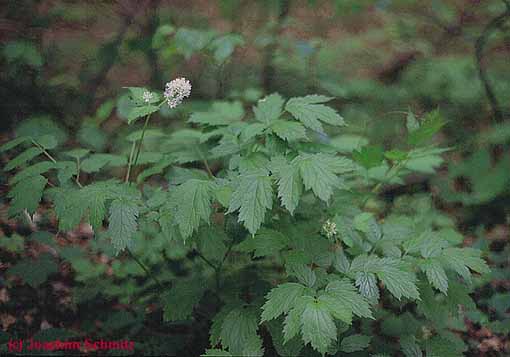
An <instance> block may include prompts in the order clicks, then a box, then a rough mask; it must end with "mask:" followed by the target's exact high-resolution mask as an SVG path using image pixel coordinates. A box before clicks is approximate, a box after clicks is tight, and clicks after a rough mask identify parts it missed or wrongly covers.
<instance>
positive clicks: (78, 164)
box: [76, 158, 82, 187]
mask: <svg viewBox="0 0 510 357" xmlns="http://www.w3.org/2000/svg"><path fill="white" fill-rule="evenodd" d="M80 166H81V164H80V159H79V158H77V159H76V184H77V185H78V186H79V187H82V185H81V183H80V170H81V167H80Z"/></svg>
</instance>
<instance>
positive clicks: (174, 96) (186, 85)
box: [164, 78, 191, 108]
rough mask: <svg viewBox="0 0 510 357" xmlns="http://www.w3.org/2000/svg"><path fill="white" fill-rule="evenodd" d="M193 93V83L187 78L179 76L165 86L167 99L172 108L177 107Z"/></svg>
mask: <svg viewBox="0 0 510 357" xmlns="http://www.w3.org/2000/svg"><path fill="white" fill-rule="evenodd" d="M190 94H191V83H190V82H189V81H188V80H187V79H186V78H177V79H174V80H173V81H171V82H169V83H167V84H166V86H165V93H164V96H165V99H166V101H167V103H168V106H169V107H170V108H175V107H176V106H178V105H179V104H181V103H182V100H183V99H184V98H186V97H189V95H190Z"/></svg>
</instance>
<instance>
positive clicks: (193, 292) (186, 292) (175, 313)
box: [163, 278, 207, 321]
mask: <svg viewBox="0 0 510 357" xmlns="http://www.w3.org/2000/svg"><path fill="white" fill-rule="evenodd" d="M206 288H207V286H206V285H205V284H204V281H203V280H202V279H199V278H191V279H183V280H177V282H175V283H174V284H173V285H172V288H171V289H170V291H168V292H167V293H166V294H165V295H164V296H163V304H164V305H163V310H164V313H163V318H164V320H165V321H179V320H186V319H188V318H189V317H190V316H191V314H192V312H193V308H194V307H195V305H197V304H198V303H199V302H200V300H201V299H202V296H203V295H204V293H205V290H206Z"/></svg>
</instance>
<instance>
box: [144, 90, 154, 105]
mask: <svg viewBox="0 0 510 357" xmlns="http://www.w3.org/2000/svg"><path fill="white" fill-rule="evenodd" d="M153 97H154V94H152V93H151V92H149V91H148V90H146V91H145V92H143V95H142V98H143V101H144V102H145V103H150V102H151V100H152V98H153Z"/></svg>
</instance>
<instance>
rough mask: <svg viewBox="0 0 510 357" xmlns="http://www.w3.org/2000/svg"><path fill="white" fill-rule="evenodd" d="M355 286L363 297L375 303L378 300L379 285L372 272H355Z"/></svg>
mask: <svg viewBox="0 0 510 357" xmlns="http://www.w3.org/2000/svg"><path fill="white" fill-rule="evenodd" d="M355 284H356V286H357V288H358V289H359V292H360V294H361V296H363V297H365V298H366V299H367V300H368V301H371V302H374V303H377V302H378V301H379V286H378V285H377V279H376V277H375V274H374V273H366V272H362V271H360V272H358V273H356V282H355Z"/></svg>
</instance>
